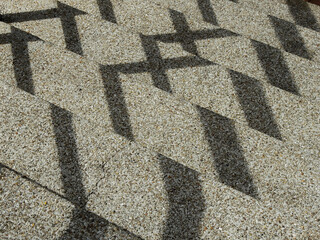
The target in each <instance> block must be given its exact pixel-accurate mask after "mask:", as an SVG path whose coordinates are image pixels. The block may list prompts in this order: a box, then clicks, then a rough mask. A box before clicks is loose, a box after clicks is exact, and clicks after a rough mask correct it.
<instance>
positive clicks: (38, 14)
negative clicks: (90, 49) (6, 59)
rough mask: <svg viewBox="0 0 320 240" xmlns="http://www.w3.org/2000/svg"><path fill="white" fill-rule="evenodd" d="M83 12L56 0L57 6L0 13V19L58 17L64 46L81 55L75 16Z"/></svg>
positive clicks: (26, 19) (5, 20)
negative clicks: (29, 10)
mask: <svg viewBox="0 0 320 240" xmlns="http://www.w3.org/2000/svg"><path fill="white" fill-rule="evenodd" d="M84 14H86V13H85V12H83V11H80V10H78V9H75V8H73V7H70V6H68V5H66V4H63V3H61V2H58V3H57V8H52V9H47V10H39V11H31V12H21V13H10V14H2V15H0V21H2V22H5V23H16V22H26V21H37V20H45V19H52V18H60V20H61V25H62V29H63V34H64V38H65V42H66V48H67V49H68V50H69V51H72V52H75V53H77V54H80V55H82V54H83V51H82V47H81V42H80V36H79V32H78V28H77V23H76V20H75V17H76V16H77V15H84Z"/></svg>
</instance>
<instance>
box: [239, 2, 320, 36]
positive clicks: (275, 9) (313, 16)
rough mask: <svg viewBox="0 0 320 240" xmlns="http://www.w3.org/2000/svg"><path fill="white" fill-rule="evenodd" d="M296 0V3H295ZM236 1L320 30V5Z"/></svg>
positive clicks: (246, 6)
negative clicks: (319, 6)
mask: <svg viewBox="0 0 320 240" xmlns="http://www.w3.org/2000/svg"><path fill="white" fill-rule="evenodd" d="M294 2H295V3H296V4H294ZM236 3H238V4H240V5H241V6H242V7H245V8H254V9H256V10H259V11H263V12H265V13H267V14H269V15H273V16H276V17H278V18H281V19H284V20H287V21H289V22H293V23H296V24H297V25H300V26H302V27H306V28H310V29H312V30H315V31H317V32H319V31H320V25H319V24H320V10H319V8H318V7H316V6H314V5H313V4H309V3H308V2H307V1H304V0H293V1H291V0H284V1H279V0H273V1H259V3H257V2H256V1H252V0H236ZM288 3H289V4H288ZM297 3H298V4H297Z"/></svg>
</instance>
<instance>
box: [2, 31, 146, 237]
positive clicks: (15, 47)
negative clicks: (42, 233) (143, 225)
mask: <svg viewBox="0 0 320 240" xmlns="http://www.w3.org/2000/svg"><path fill="white" fill-rule="evenodd" d="M33 41H41V40H40V39H39V38H38V37H35V36H33V35H31V34H28V33H26V32H24V31H21V30H19V29H17V28H15V27H11V33H7V34H2V35H0V44H11V46H12V54H13V66H14V72H15V78H16V81H17V87H18V88H20V89H22V90H24V91H26V92H28V93H30V94H34V93H35V92H34V84H33V80H32V70H31V64H30V59H29V54H28V42H33ZM51 119H52V124H53V129H54V133H55V140H56V146H57V151H58V155H59V167H60V169H61V181H62V184H63V188H64V191H65V194H64V195H63V196H62V195H60V194H58V193H56V192H54V191H52V190H50V189H48V188H47V187H45V186H43V185H41V184H39V183H37V182H36V181H34V180H32V179H30V178H28V177H27V176H25V175H23V174H21V173H19V172H17V171H15V170H13V169H11V168H9V167H7V166H4V165H2V164H0V170H1V168H7V169H8V170H10V171H12V172H14V173H15V174H17V175H19V176H21V177H23V178H24V179H27V180H28V181H30V182H32V183H34V184H36V185H38V186H40V187H42V188H44V189H46V190H47V191H50V192H51V193H53V194H55V195H57V196H59V197H61V198H64V199H66V200H68V201H69V202H71V203H72V204H73V205H74V206H75V209H74V212H73V218H72V219H71V222H70V226H69V229H67V230H66V231H65V233H64V234H63V236H61V238H60V239H61V240H62V239H63V240H65V239H83V240H85V239H100V238H101V237H102V234H105V233H106V232H107V233H108V234H109V235H111V236H113V237H116V238H117V237H121V239H141V238H140V237H139V236H136V235H134V234H133V233H130V232H129V231H127V230H125V229H123V228H121V227H119V226H117V225H115V224H113V223H110V222H109V221H107V220H106V219H103V218H101V217H99V216H97V215H96V214H94V213H91V212H89V211H88V210H86V204H87V201H88V199H87V196H86V193H85V190H84V186H83V183H82V180H81V179H82V173H81V168H80V165H79V155H78V151H77V145H76V137H75V133H74V130H73V127H72V114H71V113H70V112H68V111H67V110H65V109H62V108H60V107H58V106H56V105H54V104H51ZM102 230H104V232H102Z"/></svg>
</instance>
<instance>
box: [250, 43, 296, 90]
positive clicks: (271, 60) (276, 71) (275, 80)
mask: <svg viewBox="0 0 320 240" xmlns="http://www.w3.org/2000/svg"><path fill="white" fill-rule="evenodd" d="M251 43H252V45H253V46H254V48H255V50H256V52H257V55H258V58H259V61H260V64H261V66H262V67H263V69H264V71H265V74H266V76H267V78H268V80H269V83H270V84H271V85H273V86H275V87H277V88H280V89H282V90H285V91H287V92H290V93H293V94H296V95H300V94H299V89H298V87H297V85H296V84H295V81H294V78H293V76H292V74H291V72H290V70H289V68H288V66H287V64H286V61H285V59H284V57H283V54H282V52H281V51H280V50H279V49H277V48H274V47H271V46H269V45H267V44H264V43H262V42H258V41H254V40H251Z"/></svg>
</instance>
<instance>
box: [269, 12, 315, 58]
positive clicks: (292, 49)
mask: <svg viewBox="0 0 320 240" xmlns="http://www.w3.org/2000/svg"><path fill="white" fill-rule="evenodd" d="M269 19H270V22H271V24H272V26H273V28H274V30H275V32H276V34H277V37H278V39H279V40H280V42H281V45H282V47H283V48H284V50H285V51H287V52H289V53H292V54H295V55H297V56H299V57H303V58H306V59H311V56H310V54H309V53H308V49H307V48H306V47H305V45H304V40H303V38H302V36H301V35H300V33H299V31H298V29H297V27H296V25H295V24H293V23H291V22H288V21H285V20H283V19H280V18H277V17H273V16H270V15H269Z"/></svg>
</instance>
